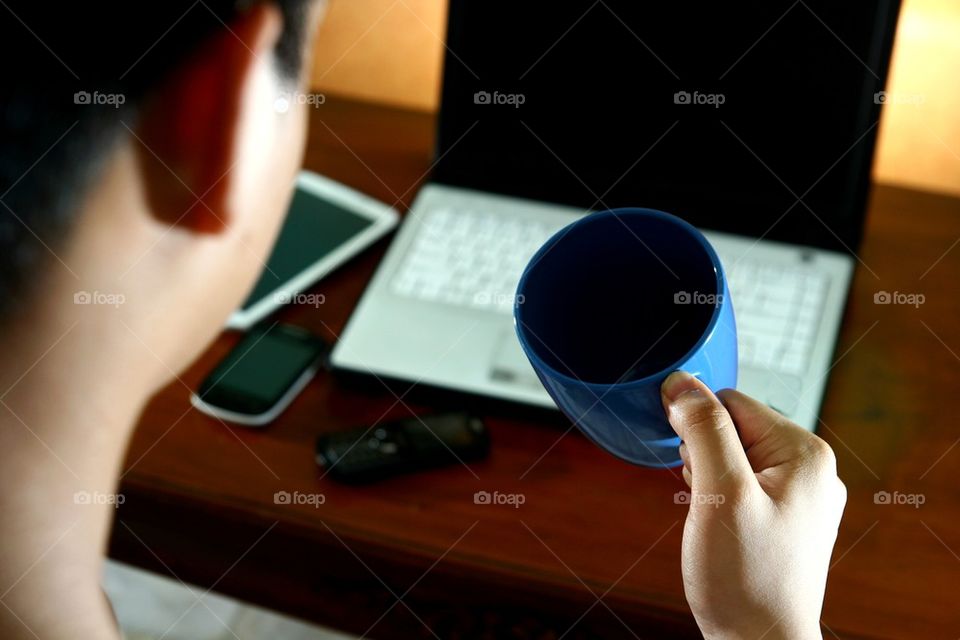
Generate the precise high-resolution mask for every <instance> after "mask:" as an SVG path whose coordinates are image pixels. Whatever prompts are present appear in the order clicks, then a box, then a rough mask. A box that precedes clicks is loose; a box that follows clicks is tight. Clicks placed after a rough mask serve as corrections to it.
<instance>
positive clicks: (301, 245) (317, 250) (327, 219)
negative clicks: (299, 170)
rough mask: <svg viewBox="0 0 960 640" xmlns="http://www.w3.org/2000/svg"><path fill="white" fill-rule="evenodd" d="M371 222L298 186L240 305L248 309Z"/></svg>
mask: <svg viewBox="0 0 960 640" xmlns="http://www.w3.org/2000/svg"><path fill="white" fill-rule="evenodd" d="M372 224H373V220H372V219H371V218H368V217H364V216H361V215H359V214H356V213H354V212H352V211H350V210H349V209H345V208H343V207H341V206H339V205H337V204H336V203H334V202H331V201H330V200H327V199H325V198H322V197H319V196H317V195H315V194H313V193H311V192H309V191H305V190H304V189H303V188H301V187H297V189H296V191H294V194H293V199H292V200H291V202H290V208H289V210H288V211H287V218H286V220H285V221H284V223H283V228H282V229H281V230H280V235H279V237H278V238H277V243H276V245H274V247H273V252H272V253H271V254H270V257H269V258H268V259H267V265H266V267H265V268H264V270H263V273H262V274H261V276H260V279H259V280H258V281H257V284H256V285H254V287H253V291H251V292H250V295H249V296H248V297H247V299H246V301H245V302H244V303H243V305H242V306H241V307H240V308H241V309H249V308H250V307H252V306H253V305H254V304H256V303H257V302H259V301H260V300H261V299H263V298H264V297H266V296H268V295H270V293H271V292H273V291H275V290H276V289H277V287H279V286H281V285H283V284H284V283H286V282H288V281H290V279H292V278H294V277H295V276H297V275H299V274H300V273H301V272H303V271H304V270H305V269H307V268H308V267H311V266H312V265H314V264H315V263H316V262H317V261H319V260H320V259H322V258H323V257H324V256H326V255H328V254H329V253H330V252H332V251H333V250H334V249H336V248H338V247H340V246H341V245H342V244H343V243H344V242H346V241H347V240H349V239H350V238H352V237H353V236H355V235H357V234H358V233H360V232H361V231H363V230H364V229H366V228H367V227H369V226H370V225H372Z"/></svg>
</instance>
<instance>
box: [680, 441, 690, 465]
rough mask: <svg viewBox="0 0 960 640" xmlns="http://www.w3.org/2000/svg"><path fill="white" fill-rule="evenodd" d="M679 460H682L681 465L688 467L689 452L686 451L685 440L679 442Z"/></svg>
mask: <svg viewBox="0 0 960 640" xmlns="http://www.w3.org/2000/svg"><path fill="white" fill-rule="evenodd" d="M680 460H682V461H683V466H685V467H686V468H688V469H689V468H690V465H691V462H690V453H689V452H688V451H687V444H686V443H685V442H681V443H680Z"/></svg>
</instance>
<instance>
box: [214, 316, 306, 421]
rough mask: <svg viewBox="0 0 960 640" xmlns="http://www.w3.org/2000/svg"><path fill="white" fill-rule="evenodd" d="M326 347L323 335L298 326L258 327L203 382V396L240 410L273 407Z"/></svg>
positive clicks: (248, 410)
mask: <svg viewBox="0 0 960 640" xmlns="http://www.w3.org/2000/svg"><path fill="white" fill-rule="evenodd" d="M323 350H324V344H323V342H322V341H321V340H320V339H319V338H317V337H315V336H313V335H311V334H310V333H308V332H306V331H303V330H301V329H298V328H296V327H289V326H286V325H274V326H273V328H271V329H269V330H266V329H254V330H252V331H251V332H250V333H248V334H247V336H246V337H244V339H243V340H242V341H241V342H240V343H239V344H238V345H237V346H236V347H235V348H234V349H233V351H231V352H230V354H229V355H228V356H227V357H226V358H224V360H223V361H222V362H221V363H220V364H219V365H217V367H216V368H215V369H214V370H213V372H211V373H210V375H209V376H208V377H207V379H206V380H205V381H204V382H203V384H202V385H201V387H200V391H199V396H200V399H201V400H203V401H204V402H206V403H208V404H211V405H213V406H216V407H220V408H222V409H227V410H229V411H235V412H238V413H246V414H259V413H263V412H265V411H269V410H270V408H272V407H273V406H274V405H275V404H276V403H277V402H278V401H279V400H280V399H281V398H282V397H283V395H284V394H285V393H286V392H287V390H288V389H289V388H290V387H291V386H292V385H293V384H294V383H295V382H296V381H297V379H298V378H299V377H300V376H301V375H302V374H303V372H304V371H306V370H307V368H308V367H310V365H312V364H313V363H315V362H316V361H317V359H318V358H319V357H320V355H321V354H322V353H323Z"/></svg>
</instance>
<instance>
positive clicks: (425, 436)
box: [316, 413, 490, 483]
mask: <svg viewBox="0 0 960 640" xmlns="http://www.w3.org/2000/svg"><path fill="white" fill-rule="evenodd" d="M489 451H490V436H489V435H488V433H487V429H486V427H485V426H484V424H483V421H482V420H480V418H477V417H475V416H471V415H468V414H466V413H443V414H438V415H431V416H421V417H419V418H406V419H403V420H397V421H395V422H388V423H384V424H380V425H377V426H376V427H374V428H373V429H371V428H369V427H357V428H354V429H350V430H348V431H344V432H341V433H329V434H324V435H322V436H320V437H319V438H317V449H316V457H317V464H319V465H320V466H321V467H323V468H324V469H325V470H326V471H327V473H328V474H329V475H330V477H331V478H333V479H335V480H339V481H341V482H346V483H360V482H371V481H374V480H380V479H383V478H386V477H389V476H392V475H396V474H398V473H406V472H410V471H417V470H420V469H427V468H431V467H437V466H442V465H448V464H456V463H458V462H469V461H471V460H477V459H480V458H483V457H485V456H486V455H487V453H488V452H489Z"/></svg>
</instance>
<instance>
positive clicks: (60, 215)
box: [0, 0, 322, 382]
mask: <svg viewBox="0 0 960 640" xmlns="http://www.w3.org/2000/svg"><path fill="white" fill-rule="evenodd" d="M4 6H5V11H4V12H5V13H7V16H6V17H5V18H4V19H3V21H2V22H0V25H2V26H0V39H2V40H3V42H4V43H5V45H6V46H5V47H4V48H5V50H6V60H5V68H6V69H8V71H7V72H5V74H4V75H5V78H4V88H3V91H2V93H0V313H2V319H0V322H2V323H3V325H4V327H5V330H6V329H12V328H15V327H16V326H17V325H18V323H20V324H22V323H27V322H28V323H31V324H32V325H33V326H36V327H40V326H41V325H46V324H49V322H50V319H51V317H53V316H57V317H60V318H66V320H60V321H59V322H60V325H61V328H65V327H62V325H63V324H68V322H69V321H70V320H71V319H73V320H79V321H82V322H84V323H85V324H87V325H91V324H92V325H97V326H99V329H98V330H99V331H101V332H102V335H105V336H107V335H109V336H115V334H116V332H118V331H119V332H124V331H127V332H128V333H130V334H132V335H133V336H134V337H135V338H136V340H137V341H139V342H142V343H143V344H144V345H145V346H147V347H148V348H149V349H150V351H152V352H153V353H154V355H155V356H156V358H157V359H158V360H159V361H160V363H159V364H162V367H161V369H160V370H162V369H163V368H166V369H167V373H169V370H176V369H179V368H181V367H182V366H184V365H185V364H186V363H187V362H188V361H189V359H190V358H191V357H192V356H193V355H194V354H195V352H196V351H197V350H198V349H199V348H200V347H202V346H203V345H204V344H205V343H206V342H207V341H208V340H209V339H210V338H211V337H212V336H213V335H214V334H215V333H216V332H217V330H218V329H219V327H220V326H222V323H223V321H224V320H225V318H226V316H227V315H229V313H230V312H231V311H232V310H233V309H234V308H235V307H236V305H237V304H238V303H239V302H241V301H242V298H243V296H244V295H245V294H246V292H247V290H248V289H249V287H250V286H251V284H252V282H253V280H254V279H255V277H256V275H257V274H258V273H259V272H260V270H261V269H262V268H263V265H264V260H265V259H266V255H267V253H268V251H269V248H270V246H271V245H272V242H273V240H274V238H275V234H276V232H277V229H278V227H279V223H280V221H281V220H282V216H283V213H284V211H285V209H286V205H287V203H288V199H289V195H290V192H291V189H292V185H293V180H294V177H295V174H296V171H297V170H298V169H299V167H300V160H301V155H302V150H303V143H304V137H305V136H304V134H305V121H306V114H305V106H304V105H305V102H306V101H303V100H288V101H284V100H283V99H282V96H284V95H288V94H291V93H293V92H296V91H299V90H301V85H302V80H303V77H304V75H305V74H304V67H305V65H306V61H307V60H308V59H309V52H308V49H309V44H310V41H311V40H312V38H313V34H314V32H315V31H316V28H315V27H316V22H317V21H318V20H319V16H320V14H321V12H322V7H321V6H320V3H318V2H314V1H311V0H246V1H244V0H199V1H195V2H194V1H188V0H182V1H181V0H164V1H163V2H149V3H132V2H122V3H121V2H109V1H108V2H96V3H93V4H90V3H63V4H58V5H48V4H47V3H44V2H36V0H31V1H30V2H9V4H7V5H4ZM278 98H280V100H279V101H278ZM278 105H284V106H289V108H278ZM124 327H126V329H124ZM38 330H39V329H38ZM129 338H131V336H127V340H126V346H127V347H129V345H130V344H131V343H130V340H129ZM110 339H112V338H108V339H106V340H104V350H105V351H110ZM123 341H124V339H118V340H117V345H118V346H117V349H123V348H124V347H122V346H120V343H121V342H123ZM138 355H140V354H138ZM105 357H109V355H108V354H105ZM154 364H158V363H154ZM151 375H153V374H151ZM158 375H159V374H158ZM156 382H159V379H158V380H156Z"/></svg>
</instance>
